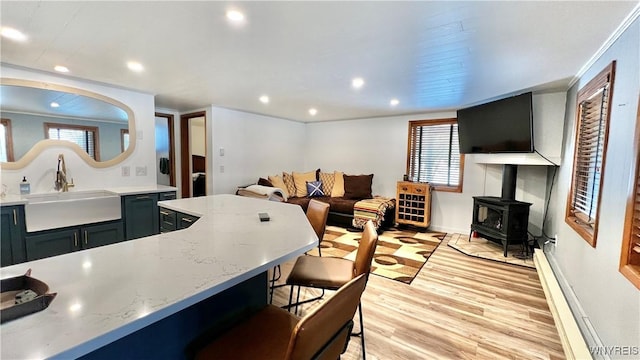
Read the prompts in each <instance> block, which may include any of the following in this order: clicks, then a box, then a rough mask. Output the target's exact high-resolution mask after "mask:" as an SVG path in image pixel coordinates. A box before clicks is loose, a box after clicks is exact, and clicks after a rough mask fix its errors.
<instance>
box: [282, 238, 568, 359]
mask: <svg viewBox="0 0 640 360" xmlns="http://www.w3.org/2000/svg"><path fill="white" fill-rule="evenodd" d="M448 240H449V236H448V237H447V238H446V239H445V240H444V241H443V242H442V244H440V246H439V247H438V249H437V250H436V251H435V253H434V254H433V255H432V256H431V258H430V259H429V261H428V262H427V264H426V265H425V266H424V267H423V268H422V270H421V271H420V273H419V274H418V276H417V277H416V279H414V280H413V282H412V283H411V285H406V284H403V283H400V282H398V281H394V280H389V279H386V278H383V277H380V276H376V275H371V276H370V277H369V282H368V284H367V288H366V290H365V293H364V295H363V298H362V303H363V311H364V321H365V339H366V350H367V358H368V359H380V360H382V359H384V360H393V359H554V360H555V359H564V358H565V356H564V353H563V351H562V345H561V344H560V339H559V336H558V332H557V330H556V327H555V325H554V322H553V317H552V315H551V313H550V311H549V307H548V306H547V302H546V299H545V297H544V292H543V290H542V287H541V285H540V280H539V279H538V275H537V273H536V271H535V270H534V269H527V268H524V267H520V266H514V265H509V264H504V263H498V262H494V261H489V260H484V259H478V258H474V257H470V256H466V255H464V254H461V253H459V252H458V251H456V250H454V249H452V248H450V247H448V246H447V245H446V242H447V241H448ZM291 266H292V263H287V264H283V266H282V270H283V275H284V276H283V279H284V278H286V274H287V273H288V271H289V269H290V268H291ZM305 291H306V292H305ZM305 291H303V292H302V295H301V296H302V297H303V298H304V297H305V296H311V294H313V291H315V290H305ZM288 296H289V288H288V287H281V288H278V289H276V292H275V295H274V300H273V303H274V304H276V305H284V304H286V303H287V302H288ZM329 296H330V294H329ZM320 301H322V300H320ZM317 304H318V303H317V302H316V303H311V304H309V305H305V306H304V307H303V308H302V314H304V312H305V311H306V310H308V309H309V308H311V307H313V306H316V305H317ZM354 322H355V323H356V325H355V327H356V328H358V325H357V324H358V320H357V315H356V318H355V319H354ZM342 358H343V359H361V358H362V349H361V346H360V339H359V338H356V337H352V338H351V341H350V343H349V347H348V349H347V352H346V353H345V354H344V355H343V357H342Z"/></svg>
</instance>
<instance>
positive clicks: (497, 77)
mask: <svg viewBox="0 0 640 360" xmlns="http://www.w3.org/2000/svg"><path fill="white" fill-rule="evenodd" d="M637 3H638V1H635V0H634V1H601V2H585V1H568V2H559V1H540V2H520V1H510V2H493V1H491V2H489V1H481V2H457V1H425V2H266V1H265V2H203V1H200V2H185V1H171V2H165V1H146V2H128V1H127V2H113V1H104V2H93V1H75V2H49V1H38V2H30V1H20V2H17V1H16V2H13V1H4V0H3V1H1V2H0V13H1V15H0V16H1V17H0V20H1V24H2V26H10V27H14V28H17V29H19V30H21V31H22V32H24V33H25V34H26V35H27V36H28V41H26V42H23V43H18V42H13V41H10V40H7V39H5V38H2V42H1V44H0V45H1V48H0V49H1V53H0V60H1V61H2V62H3V63H5V64H10V65H18V66H24V67H28V68H32V69H39V70H44V71H51V72H53V67H54V66H55V65H65V66H67V67H68V68H69V69H70V70H71V72H70V74H69V76H73V77H77V78H82V79H88V80H92V81H98V82H103V83H108V84H113V85H117V86H122V87H126V88H130V89H135V90H139V91H144V92H148V93H152V94H155V95H156V97H155V100H156V106H157V107H162V108H168V109H175V110H178V111H190V110H194V109H198V108H202V107H204V106H208V105H214V106H221V107H226V108H232V109H239V110H244V111H249V112H253V113H259V114H265V115H271V116H276V117H282V118H288V119H294V120H299V121H305V122H306V121H322V120H335V119H352V118H368V117H376V116H389V115H396V114H408V113H425V112H431V111H439V110H448V109H458V108H461V107H464V106H467V105H471V104H475V103H478V102H481V101H484V100H487V99H493V98H497V97H501V96H504V95H508V94H514V93H519V92H522V91H524V90H531V89H533V90H537V91H543V90H549V89H566V88H567V85H568V83H569V81H570V80H571V79H572V78H573V77H574V76H575V75H576V74H577V73H578V72H579V70H580V69H581V67H582V66H583V65H584V64H585V63H587V61H588V60H589V59H590V58H591V57H592V56H593V55H594V54H595V53H596V52H597V51H598V49H599V48H600V46H601V45H602V44H603V43H604V42H605V41H606V40H607V38H608V37H609V36H610V35H611V34H612V33H613V32H614V30H615V29H616V28H617V27H618V26H619V25H620V24H621V22H622V21H623V19H624V18H625V17H626V16H627V15H628V14H629V13H630V12H631V11H632V10H633V8H634V7H635V6H636V5H637ZM230 8H235V9H238V10H241V11H242V12H244V13H245V15H246V22H245V24H244V25H242V26H238V25H232V24H230V23H229V21H227V19H226V17H225V12H226V10H227V9H230ZM129 60H136V61H139V62H141V63H142V64H143V65H144V67H145V70H144V71H143V72H142V73H133V72H131V71H129V70H128V69H127V67H126V62H127V61H129ZM356 76H360V77H362V78H364V80H365V85H364V87H363V88H362V89H360V90H354V89H353V88H351V79H352V78H354V77H356ZM263 94H267V95H268V96H269V97H270V99H271V102H270V103H269V104H268V105H265V104H262V103H260V102H259V101H258V98H259V97H260V96H261V95H263ZM391 98H397V99H398V100H399V101H400V104H399V105H398V106H396V107H393V108H392V107H391V106H390V105H389V101H390V99H391ZM310 107H315V108H317V109H318V114H317V115H316V116H315V117H313V116H311V115H309V113H308V109H309V108H310Z"/></svg>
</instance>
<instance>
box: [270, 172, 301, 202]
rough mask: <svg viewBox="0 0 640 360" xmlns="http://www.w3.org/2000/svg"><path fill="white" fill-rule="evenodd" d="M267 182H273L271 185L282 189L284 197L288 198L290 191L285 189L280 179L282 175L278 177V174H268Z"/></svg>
mask: <svg viewBox="0 0 640 360" xmlns="http://www.w3.org/2000/svg"><path fill="white" fill-rule="evenodd" d="M269 182H270V183H271V184H273V187H277V188H278V189H280V190H282V192H284V194H283V195H284V196H285V197H287V198H288V197H290V196H291V193H290V192H289V191H288V190H287V186H286V185H285V184H284V181H283V180H282V177H280V175H276V176H269ZM294 195H295V193H294Z"/></svg>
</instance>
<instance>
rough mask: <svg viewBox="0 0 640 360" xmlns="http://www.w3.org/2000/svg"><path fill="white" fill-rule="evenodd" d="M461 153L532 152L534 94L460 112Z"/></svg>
mask: <svg viewBox="0 0 640 360" xmlns="http://www.w3.org/2000/svg"><path fill="white" fill-rule="evenodd" d="M458 139H459V142H460V153H461V154H478V153H484V154H492V153H530V152H533V150H534V149H533V110H532V94H531V93H530V92H528V93H524V94H521V95H517V96H513V97H509V98H505V99H501V100H496V101H492V102H489V103H486V104H482V105H477V106H472V107H469V108H466V109H461V110H458Z"/></svg>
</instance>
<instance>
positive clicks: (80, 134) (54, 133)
mask: <svg viewBox="0 0 640 360" xmlns="http://www.w3.org/2000/svg"><path fill="white" fill-rule="evenodd" d="M44 132H45V136H46V138H47V139H55V140H65V141H70V142H72V143H75V144H77V145H78V146H80V148H81V149H82V150H84V151H86V152H87V154H89V156H91V157H92V158H93V159H94V160H96V161H100V154H99V151H98V145H97V144H98V127H95V126H82V125H70V124H54V123H45V124H44Z"/></svg>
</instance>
